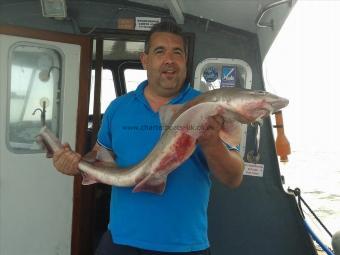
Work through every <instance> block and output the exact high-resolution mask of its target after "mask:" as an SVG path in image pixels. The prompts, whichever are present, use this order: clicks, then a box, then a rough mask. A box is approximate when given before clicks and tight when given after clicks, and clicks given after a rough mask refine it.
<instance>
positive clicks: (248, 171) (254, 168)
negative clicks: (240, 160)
mask: <svg viewBox="0 0 340 255" xmlns="http://www.w3.org/2000/svg"><path fill="white" fill-rule="evenodd" d="M263 170H264V165H263V164H253V163H247V162H244V172H243V175H250V176H256V177H263Z"/></svg>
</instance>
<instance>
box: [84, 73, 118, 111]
mask: <svg viewBox="0 0 340 255" xmlns="http://www.w3.org/2000/svg"><path fill="white" fill-rule="evenodd" d="M94 81H95V70H92V72H91V90H90V106H89V115H93V101H94ZM116 97H117V96H116V91H115V86H114V81H113V73H112V71H111V70H110V69H102V79H101V94H100V110H101V113H104V112H105V110H106V108H107V107H108V106H109V104H110V103H111V101H112V100H113V99H115V98H116Z"/></svg>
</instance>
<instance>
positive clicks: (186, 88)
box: [135, 80, 190, 106]
mask: <svg viewBox="0 0 340 255" xmlns="http://www.w3.org/2000/svg"><path fill="white" fill-rule="evenodd" d="M147 85H148V81H147V80H145V81H143V82H141V83H140V84H139V85H138V87H137V89H136V90H135V94H136V96H137V98H138V99H139V100H141V101H142V102H143V103H144V104H146V105H148V106H149V103H148V101H147V100H146V98H145V96H144V89H145V87H146V86H147ZM189 91H190V83H189V82H186V83H185V84H184V86H183V88H182V89H181V90H180V92H179V94H178V95H177V96H176V97H174V98H173V99H171V100H170V101H169V103H168V104H178V103H180V102H181V101H182V99H183V98H184V97H185V95H186V94H187V93H188V92H189Z"/></svg>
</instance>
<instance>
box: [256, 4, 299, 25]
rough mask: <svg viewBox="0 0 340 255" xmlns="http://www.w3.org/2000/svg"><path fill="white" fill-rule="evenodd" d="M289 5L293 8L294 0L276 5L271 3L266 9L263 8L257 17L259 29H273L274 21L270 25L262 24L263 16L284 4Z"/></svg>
mask: <svg viewBox="0 0 340 255" xmlns="http://www.w3.org/2000/svg"><path fill="white" fill-rule="evenodd" d="M286 3H287V4H289V7H292V5H293V0H280V1H278V2H275V3H271V4H268V5H266V6H265V7H263V8H262V10H261V12H260V13H259V14H258V15H257V17H256V26H257V27H261V28H262V27H270V28H271V29H273V28H274V21H273V20H271V21H270V23H260V22H261V20H262V18H263V16H264V15H265V14H266V12H268V11H269V10H270V9H272V8H274V7H276V6H279V5H282V4H286Z"/></svg>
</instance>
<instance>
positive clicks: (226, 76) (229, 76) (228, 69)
mask: <svg viewBox="0 0 340 255" xmlns="http://www.w3.org/2000/svg"><path fill="white" fill-rule="evenodd" d="M235 85H236V66H222V77H221V87H234V86H235Z"/></svg>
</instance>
